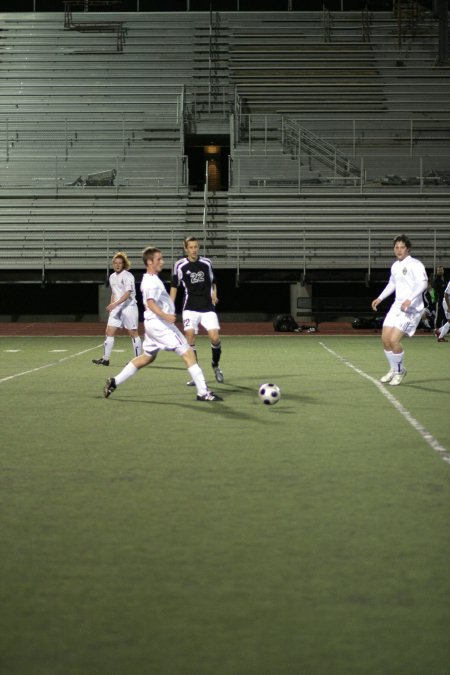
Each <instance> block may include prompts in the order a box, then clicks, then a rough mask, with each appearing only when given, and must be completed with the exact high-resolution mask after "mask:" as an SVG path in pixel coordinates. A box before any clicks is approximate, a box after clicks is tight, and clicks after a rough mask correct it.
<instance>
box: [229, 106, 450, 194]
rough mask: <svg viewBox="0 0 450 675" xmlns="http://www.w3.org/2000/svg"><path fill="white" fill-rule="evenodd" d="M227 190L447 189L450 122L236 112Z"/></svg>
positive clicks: (449, 178)
mask: <svg viewBox="0 0 450 675" xmlns="http://www.w3.org/2000/svg"><path fill="white" fill-rule="evenodd" d="M232 139H233V143H232V148H233V151H232V162H231V167H230V176H231V179H230V189H231V190H233V191H237V192H241V191H245V190H247V191H248V190H249V189H255V188H256V189H258V190H260V189H267V188H272V189H280V188H282V189H284V190H292V191H296V192H300V191H305V190H308V189H310V188H312V187H315V188H322V189H323V188H330V187H333V185H334V186H340V187H342V186H344V187H346V188H348V189H352V190H353V191H357V192H365V191H371V190H380V189H383V188H386V189H387V188H391V187H392V186H396V187H407V188H408V189H409V190H411V191H412V192H418V193H422V192H423V191H424V190H427V189H432V190H438V189H444V190H447V191H448V188H449V185H450V160H449V157H450V119H449V118H444V117H442V118H439V119H437V118H435V119H433V120H427V119H424V118H418V119H414V118H392V119H391V118H389V120H387V119H381V118H356V117H355V118H339V119H335V118H331V117H330V118H320V119H311V118H307V117H301V118H296V117H288V116H282V115H251V114H247V113H244V114H243V113H239V112H238V114H236V115H235V116H234V119H233V124H232Z"/></svg>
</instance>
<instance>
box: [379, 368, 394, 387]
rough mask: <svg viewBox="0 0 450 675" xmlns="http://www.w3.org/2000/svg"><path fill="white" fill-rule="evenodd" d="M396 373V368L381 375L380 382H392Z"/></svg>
mask: <svg viewBox="0 0 450 675" xmlns="http://www.w3.org/2000/svg"><path fill="white" fill-rule="evenodd" d="M394 375H395V370H390V371H389V372H388V373H386V375H383V377H380V382H383V383H384V384H386V382H390V381H391V380H392V378H393V377H394Z"/></svg>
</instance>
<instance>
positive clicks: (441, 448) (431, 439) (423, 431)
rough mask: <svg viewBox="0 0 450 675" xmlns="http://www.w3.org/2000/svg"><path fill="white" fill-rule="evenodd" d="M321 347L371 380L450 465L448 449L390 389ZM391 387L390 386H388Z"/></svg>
mask: <svg viewBox="0 0 450 675" xmlns="http://www.w3.org/2000/svg"><path fill="white" fill-rule="evenodd" d="M319 344H320V346H321V347H323V348H324V349H326V351H327V352H329V353H330V354H332V355H333V356H334V357H336V358H337V359H339V361H341V362H342V363H343V364H344V365H346V366H348V367H349V368H351V369H352V370H354V371H355V373H358V375H361V377H365V378H366V380H369V382H372V384H374V385H375V386H376V387H377V389H378V391H380V392H381V393H382V394H383V396H384V397H385V398H387V400H388V401H389V403H391V405H393V406H394V408H395V409H396V410H397V412H399V413H400V415H402V416H403V417H404V418H405V420H406V421H407V422H408V423H409V424H410V425H411V426H412V427H413V428H414V429H415V430H416V431H417V432H418V433H419V435H420V436H421V437H422V438H423V440H424V441H425V443H427V444H428V445H429V446H430V448H431V449H432V450H434V451H435V452H437V453H438V455H439V456H440V457H441V459H443V460H444V462H447V464H450V452H449V451H448V450H447V448H444V446H443V445H441V444H440V443H439V441H437V440H436V439H435V438H434V436H433V435H432V434H430V432H429V431H427V429H425V427H424V426H423V424H421V423H420V422H419V421H418V420H416V418H415V417H414V416H413V415H412V414H411V413H410V412H409V411H408V410H407V409H406V408H405V407H404V406H403V405H402V404H401V403H400V401H398V400H397V399H396V398H395V396H394V395H393V394H392V393H391V392H390V391H389V389H388V387H386V386H384V385H383V384H381V382H379V381H378V380H376V379H375V378H374V377H372V376H371V375H368V374H367V373H365V372H364V371H363V370H361V369H360V368H357V367H356V366H354V365H353V363H350V361H348V360H347V359H346V358H344V357H343V356H341V355H340V354H338V353H337V352H335V351H334V350H333V349H330V348H329V347H327V346H326V345H325V344H324V343H323V342H319ZM388 386H389V385H388Z"/></svg>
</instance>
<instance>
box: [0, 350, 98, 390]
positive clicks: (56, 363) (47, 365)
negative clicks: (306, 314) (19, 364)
mask: <svg viewBox="0 0 450 675" xmlns="http://www.w3.org/2000/svg"><path fill="white" fill-rule="evenodd" d="M101 346H102V345H96V346H95V347H89V349H84V350H83V351H82V352H77V353H76V354H71V355H70V356H64V357H63V358H62V359H58V360H57V361H52V362H51V363H45V364H44V365H43V366H38V367H37V368H31V369H30V370H23V371H22V372H21V373H15V374H14V375H8V377H2V378H1V379H0V384H2V382H7V381H8V380H14V379H15V378H16V377H22V375H30V374H31V373H37V372H38V371H39V370H44V368H51V367H52V366H57V365H58V364H59V363H64V361H68V360H69V359H74V358H76V357H77V356H82V355H83V354H87V353H88V352H92V351H93V350H94V349H99V347H101Z"/></svg>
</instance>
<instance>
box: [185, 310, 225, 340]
mask: <svg viewBox="0 0 450 675" xmlns="http://www.w3.org/2000/svg"><path fill="white" fill-rule="evenodd" d="M199 326H203V328H204V329H205V330H206V331H210V330H220V325H219V319H218V317H217V314H216V313H215V312H194V311H192V310H191V309H185V310H184V312H183V328H184V330H193V331H194V333H195V334H196V335H197V333H198V329H199Z"/></svg>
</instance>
